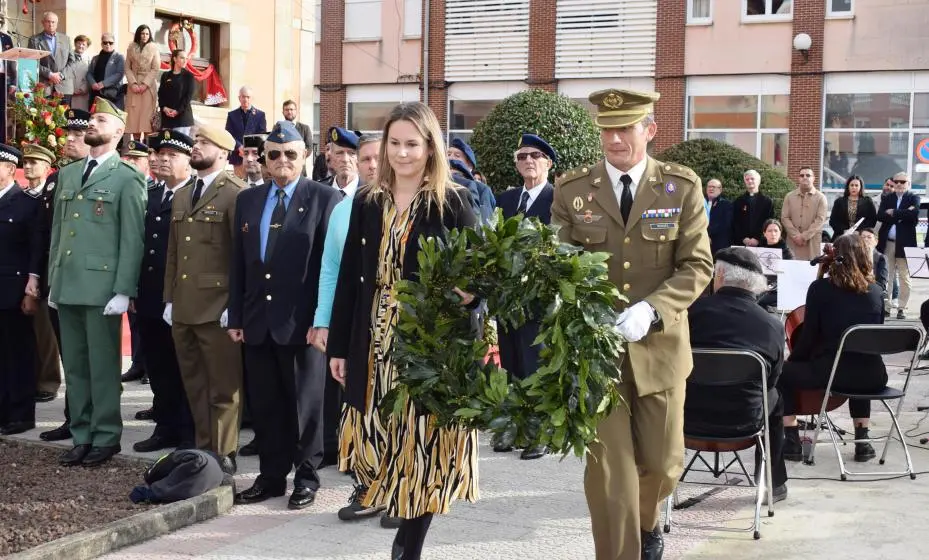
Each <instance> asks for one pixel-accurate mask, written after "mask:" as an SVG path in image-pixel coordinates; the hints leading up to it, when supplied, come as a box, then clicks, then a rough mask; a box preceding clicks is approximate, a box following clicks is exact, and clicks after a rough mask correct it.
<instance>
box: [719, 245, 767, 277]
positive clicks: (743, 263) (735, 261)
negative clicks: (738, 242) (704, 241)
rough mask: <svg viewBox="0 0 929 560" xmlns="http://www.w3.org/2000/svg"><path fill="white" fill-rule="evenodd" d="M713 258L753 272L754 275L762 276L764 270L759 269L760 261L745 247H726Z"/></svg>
mask: <svg viewBox="0 0 929 560" xmlns="http://www.w3.org/2000/svg"><path fill="white" fill-rule="evenodd" d="M714 258H715V259H716V260H717V261H723V262H725V263H729V264H731V265H732V266H737V267H739V268H742V269H745V270H748V271H750V272H754V273H755V274H764V270H763V269H762V268H761V261H760V260H758V257H757V256H755V253H752V252H751V251H749V250H748V249H746V248H745V247H727V248H725V249H720V250H719V251H717V252H716V255H714Z"/></svg>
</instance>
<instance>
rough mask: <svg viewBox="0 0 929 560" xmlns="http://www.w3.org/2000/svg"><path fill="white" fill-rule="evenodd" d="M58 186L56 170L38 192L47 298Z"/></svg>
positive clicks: (43, 281)
mask: <svg viewBox="0 0 929 560" xmlns="http://www.w3.org/2000/svg"><path fill="white" fill-rule="evenodd" d="M56 186H58V172H57V171H55V172H54V173H52V174H51V175H49V176H48V177H46V178H45V184H44V185H42V191H41V192H40V193H38V196H36V197H35V198H37V199H38V200H39V224H40V225H39V228H40V230H41V233H42V248H43V250H42V264H41V270H42V278H41V284H42V297H44V298H47V297H48V292H49V287H48V258H49V252H50V251H51V249H52V218H53V217H54V214H55V187H56Z"/></svg>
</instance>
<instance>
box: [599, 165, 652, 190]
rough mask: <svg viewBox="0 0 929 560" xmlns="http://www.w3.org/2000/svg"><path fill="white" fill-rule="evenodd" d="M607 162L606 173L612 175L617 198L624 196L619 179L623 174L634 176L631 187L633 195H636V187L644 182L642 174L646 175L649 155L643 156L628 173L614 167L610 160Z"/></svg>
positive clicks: (611, 181)
mask: <svg viewBox="0 0 929 560" xmlns="http://www.w3.org/2000/svg"><path fill="white" fill-rule="evenodd" d="M604 162H605V163H606V173H607V175H608V176H609V177H610V183H611V184H612V185H613V190H614V191H615V192H616V193H617V194H616V200H619V198H620V196H622V191H623V184H622V183H621V182H620V181H619V178H620V177H622V176H623V175H629V176H630V177H632V184H631V185H629V189H630V190H631V191H632V196H633V197H634V196H635V192H636V189H637V188H638V186H639V185H640V184H641V183H642V175H645V168H646V167H647V166H648V156H646V157H644V158H642V161H640V162H639V163H637V164H635V165H633V166H632V169H630V170H629V171H628V172H627V173H623V172H622V171H620V170H619V169H616V168H615V167H613V166H612V165H611V164H610V162H608V161H606V160H604Z"/></svg>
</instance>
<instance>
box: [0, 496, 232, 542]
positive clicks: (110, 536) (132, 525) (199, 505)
mask: <svg viewBox="0 0 929 560" xmlns="http://www.w3.org/2000/svg"><path fill="white" fill-rule="evenodd" d="M232 497H233V490H232V486H220V487H219V488H216V489H215V490H210V491H209V492H207V493H205V494H202V495H200V496H197V497H195V498H190V499H189V500H183V501H180V502H175V503H172V504H165V505H163V506H159V507H156V508H152V509H150V510H148V511H145V512H142V513H137V514H136V515H133V516H131V517H127V518H125V519H120V520H117V521H114V522H112V523H108V524H106V525H103V526H101V527H95V528H93V529H88V530H86V531H81V532H80V533H75V534H73V535H69V536H67V537H62V538H60V539H58V540H55V541H52V542H50V543H46V544H43V545H39V546H37V547H34V548H31V549H29V550H26V551H23V552H20V553H18V554H14V555H12V556H10V557H9V558H10V560H85V559H88V558H96V557H98V556H102V555H104V554H107V553H109V552H113V551H115V550H118V549H120V548H123V547H127V546H130V545H134V544H138V543H140V542H142V541H147V540H149V539H153V538H155V537H158V536H160V535H164V534H167V533H170V532H172V531H176V530H178V529H180V528H182V527H186V526H188V525H193V524H194V523H199V522H201V521H205V520H207V519H211V518H213V517H216V516H218V515H220V514H222V513H226V512H227V511H229V509H230V508H232Z"/></svg>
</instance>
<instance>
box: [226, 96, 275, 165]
mask: <svg viewBox="0 0 929 560" xmlns="http://www.w3.org/2000/svg"><path fill="white" fill-rule="evenodd" d="M226 131H227V132H228V133H229V134H231V135H232V137H233V138H235V149H234V150H232V151H231V152H229V163H231V164H232V165H242V157H241V156H240V155H239V148H241V147H242V138H243V137H244V136H245V135H247V134H264V133H265V132H267V131H268V125H267V123H266V122H265V112H264V111H262V110H261V109H258V108H257V107H255V106H254V105H253V106H252V107H251V108H249V110H248V111H243V110H242V108H241V107H239V108H237V109H233V110H231V111H229V113H227V114H226Z"/></svg>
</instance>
